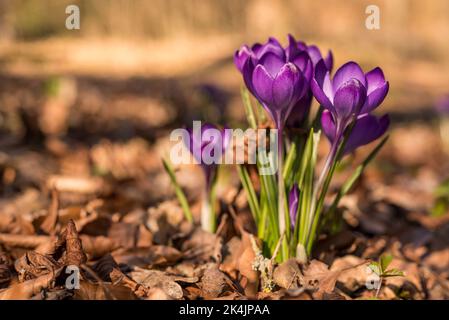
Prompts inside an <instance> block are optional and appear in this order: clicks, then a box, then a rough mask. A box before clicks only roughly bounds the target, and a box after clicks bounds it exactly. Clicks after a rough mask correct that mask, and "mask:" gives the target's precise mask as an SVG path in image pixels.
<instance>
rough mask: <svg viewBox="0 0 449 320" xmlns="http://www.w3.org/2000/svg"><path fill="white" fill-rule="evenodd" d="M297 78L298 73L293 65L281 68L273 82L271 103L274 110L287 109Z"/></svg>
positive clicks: (289, 64)
mask: <svg viewBox="0 0 449 320" xmlns="http://www.w3.org/2000/svg"><path fill="white" fill-rule="evenodd" d="M298 77H299V71H298V68H297V67H296V66H295V65H294V64H292V63H287V64H285V65H284V66H283V67H282V68H281V70H280V71H279V74H278V75H277V77H276V78H275V79H274V82H273V102H274V105H275V107H276V109H284V108H288V107H289V106H290V105H291V103H292V98H293V94H294V90H295V89H297V81H298ZM295 102H296V101H295Z"/></svg>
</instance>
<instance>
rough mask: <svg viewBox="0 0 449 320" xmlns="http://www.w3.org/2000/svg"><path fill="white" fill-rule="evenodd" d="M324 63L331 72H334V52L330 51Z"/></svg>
mask: <svg viewBox="0 0 449 320" xmlns="http://www.w3.org/2000/svg"><path fill="white" fill-rule="evenodd" d="M324 63H325V64H326V67H327V69H328V70H329V71H332V68H333V67H334V56H333V55H332V51H330V50H329V51H328V53H327V56H326V58H324Z"/></svg>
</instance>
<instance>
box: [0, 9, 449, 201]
mask: <svg viewBox="0 0 449 320" xmlns="http://www.w3.org/2000/svg"><path fill="white" fill-rule="evenodd" d="M69 4H76V5H78V6H79V8H80V18H81V27H80V29H79V30H67V29H66V27H65V21H66V18H67V16H68V15H67V14H66V13H65V9H66V7H67V5H69ZM372 4H374V5H377V6H378V7H379V8H380V30H368V29H367V28H366V27H365V20H366V18H367V16H368V15H367V14H366V13H365V10H366V7H367V6H368V5H372ZM288 33H292V34H293V35H294V36H295V37H296V38H297V39H300V40H303V41H306V42H307V43H309V44H317V45H319V46H320V48H321V50H322V51H327V50H328V49H330V48H332V51H333V54H334V57H335V66H339V65H341V64H343V63H344V62H346V61H348V60H355V61H357V62H359V63H360V64H361V65H362V67H363V68H364V69H365V70H370V69H371V68H373V67H375V66H381V67H382V69H383V70H384V72H385V74H386V77H387V79H388V80H389V81H390V88H391V89H390V94H389V96H388V97H387V99H386V100H385V102H384V104H383V106H382V108H380V109H379V110H380V112H386V111H388V112H389V113H390V114H391V116H392V119H393V125H392V128H393V130H392V134H391V139H390V142H389V143H388V145H387V148H385V149H386V150H385V151H384V155H385V157H386V159H387V161H386V162H385V163H383V165H382V168H383V170H386V171H385V172H387V173H391V172H397V171H404V170H406V169H407V168H408V169H410V170H411V171H407V174H412V176H413V177H414V178H416V177H422V179H423V180H422V181H421V180H419V179H418V178H416V179H418V180H417V181H418V182H417V190H418V191H419V190H421V189H422V188H425V189H426V190H427V191H429V190H432V188H434V187H435V186H436V185H437V184H438V183H440V182H441V180H442V179H443V178H444V177H445V172H448V170H447V157H446V156H445V155H444V152H443V149H444V148H443V147H442V141H441V139H440V138H441V137H440V133H439V121H440V118H441V117H442V116H441V115H439V114H438V113H437V112H436V111H435V110H434V104H435V100H436V99H438V97H440V96H442V95H443V94H445V93H447V92H448V91H449V76H448V74H449V59H448V57H449V42H448V41H447V39H449V2H448V1H446V0H430V1H418V0H394V1H387V0H367V1H364V0H348V1H337V0H279V1H274V0H272V1H269V0H248V1H241V0H226V1H219V0H183V1H180V0H151V1H144V0H132V1H126V0H96V1H87V0H78V1H75V0H71V1H65V0H14V1H13V0H0V148H1V150H2V153H1V157H0V163H1V166H2V168H3V169H2V170H3V176H4V177H3V179H4V181H6V182H5V183H6V185H8V183H10V185H12V186H14V187H4V189H5V190H6V191H8V190H9V191H11V190H13V191H14V190H16V191H17V190H22V189H21V188H22V187H21V184H20V183H18V182H17V181H19V180H20V179H19V176H20V175H19V173H21V176H22V177H23V178H24V179H25V180H26V181H28V182H30V181H31V183H32V184H33V185H37V186H40V185H41V184H42V181H46V180H47V179H48V175H49V173H58V174H66V173H69V174H72V175H77V176H83V175H84V176H89V175H92V174H96V175H105V174H111V172H112V175H113V176H114V177H115V178H119V179H126V178H129V177H132V176H133V175H136V174H137V173H136V172H135V171H136V170H137V171H138V170H140V169H136V168H143V169H142V170H143V172H144V173H145V174H148V173H149V172H150V174H151V172H153V171H152V170H153V169H154V172H155V175H157V174H159V173H160V172H161V170H160V162H159V156H155V155H154V154H153V153H152V152H153V151H154V148H158V147H157V146H158V145H163V144H164V141H165V140H166V138H167V136H168V133H169V132H170V131H169V130H170V129H171V128H174V127H179V126H180V125H185V124H188V123H191V120H192V119H204V120H207V121H211V122H218V123H221V124H223V123H228V124H231V125H241V124H243V123H244V112H243V108H242V104H241V101H240V95H239V88H240V86H241V85H242V80H241V76H240V74H239V72H238V71H237V70H236V69H235V67H234V66H233V62H232V56H233V53H234V51H235V50H236V49H238V48H239V47H240V46H241V45H242V44H244V43H247V44H251V43H254V42H256V41H258V42H263V41H265V40H266V39H267V37H268V36H275V37H277V38H278V39H280V40H281V41H283V42H284V43H286V41H287V34H288ZM334 70H335V67H334ZM164 139H165V140H164ZM150 146H151V147H150ZM153 146H155V147H154V148H153ZM145 148H147V149H148V152H149V154H150V156H145V155H146V154H145V152H146V151H145V150H147V149H145ZM161 148H162V147H161ZM36 150H37V151H38V152H31V151H36ZM22 156H23V160H21V159H22V158H21V157H22ZM52 157H53V158H52ZM54 157H56V158H54ZM66 158H67V159H70V161H64V159H66ZM73 159H75V160H76V161H73ZM78 160H79V161H78ZM52 161H53V162H52ZM142 161H144V162H145V163H144V164H141V163H140V162H142ZM135 162H139V163H138V164H136V163H135ZM86 163H87V164H86ZM8 168H12V171H11V170H9V169H8ZM36 168H38V169H36ZM45 168H47V169H45ZM408 169H407V170H408ZM45 170H47V171H45ZM156 172H157V173H156ZM410 172H411V173H410ZM139 173H140V171H139ZM162 174H163V172H162ZM397 177H398V176H396V175H386V178H385V179H386V180H388V179H396V178H397ZM409 178H410V177H409V176H408V178H407V179H409ZM18 179H19V180H18ZM27 179H28V180H27ZM398 179H399V178H398ZM401 179H402V178H401ZM407 179H405V180H407ZM11 181H14V182H11ZM154 181H156V182H157V183H161V184H162V183H163V182H161V181H162V180H161V181H159V180H157V179H156V180H154ZM154 181H153V182H154ZM164 181H165V180H164ZM159 189H160V188H159ZM6 191H5V192H6ZM158 192H162V191H161V190H155V191H154V193H152V194H151V196H154V197H155V198H158V197H159V196H160V195H159V194H158ZM5 195H8V193H6V194H5ZM151 196H150V200H148V201H150V202H151V201H152V200H151ZM145 197H146V198H145V199H148V195H146V196H145ZM415 199H416V198H415ZM427 200H428V198H427ZM425 203H426V205H427V206H429V203H430V202H429V201H426V202H425Z"/></svg>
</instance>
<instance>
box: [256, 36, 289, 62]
mask: <svg viewBox="0 0 449 320" xmlns="http://www.w3.org/2000/svg"><path fill="white" fill-rule="evenodd" d="M253 51H254V53H255V55H256V58H257V59H261V58H262V57H263V56H265V55H266V54H267V53H272V54H274V55H276V56H278V57H279V58H280V59H281V60H283V61H285V52H284V48H282V45H281V44H280V43H279V41H277V40H276V39H275V38H269V39H268V42H267V43H265V44H263V45H259V46H257V47H253Z"/></svg>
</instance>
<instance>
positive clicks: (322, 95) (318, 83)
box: [310, 60, 334, 111]
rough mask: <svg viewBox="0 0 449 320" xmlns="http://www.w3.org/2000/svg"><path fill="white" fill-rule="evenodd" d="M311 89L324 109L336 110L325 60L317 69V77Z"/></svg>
mask: <svg viewBox="0 0 449 320" xmlns="http://www.w3.org/2000/svg"><path fill="white" fill-rule="evenodd" d="M310 88H311V89H312V92H313V95H314V96H315V98H316V99H317V100H318V102H319V103H320V104H321V105H322V106H323V107H325V108H326V109H328V110H331V111H333V110H334V106H333V104H332V101H333V94H332V85H331V81H330V76H329V71H328V70H327V68H326V65H325V64H324V61H323V60H320V62H318V64H317V65H316V67H315V76H314V78H313V79H312V80H311V82H310ZM326 92H327V94H326Z"/></svg>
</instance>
